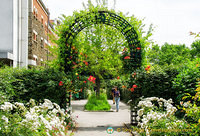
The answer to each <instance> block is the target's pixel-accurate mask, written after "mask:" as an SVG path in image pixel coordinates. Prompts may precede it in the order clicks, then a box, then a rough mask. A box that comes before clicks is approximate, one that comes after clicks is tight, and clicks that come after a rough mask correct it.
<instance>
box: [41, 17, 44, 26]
mask: <svg viewBox="0 0 200 136" xmlns="http://www.w3.org/2000/svg"><path fill="white" fill-rule="evenodd" d="M41 23H42V25H43V24H44V19H43V16H41Z"/></svg>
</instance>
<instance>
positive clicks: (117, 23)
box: [61, 11, 142, 124]
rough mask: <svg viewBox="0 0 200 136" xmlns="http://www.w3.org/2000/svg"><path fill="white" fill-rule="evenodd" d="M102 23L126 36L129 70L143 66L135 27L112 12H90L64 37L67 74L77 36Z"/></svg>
mask: <svg viewBox="0 0 200 136" xmlns="http://www.w3.org/2000/svg"><path fill="white" fill-rule="evenodd" d="M101 23H102V24H106V25H110V26H113V27H115V28H116V29H117V30H119V31H120V32H121V33H122V34H123V35H124V36H125V38H126V40H127V42H128V45H129V49H130V54H129V59H128V60H127V61H128V64H129V66H128V67H129V68H128V69H130V70H132V71H133V70H134V69H136V68H138V67H140V66H141V60H142V57H141V52H142V50H141V43H140V41H139V39H138V34H137V32H136V30H135V29H134V26H132V25H131V24H130V23H129V22H128V21H126V20H125V19H124V18H122V17H121V16H119V15H117V14H115V13H112V12H110V11H98V12H89V13H88V14H86V15H83V16H79V17H76V18H75V20H74V22H73V23H72V24H71V26H69V29H68V31H66V32H65V34H64V37H66V40H65V44H66V46H63V47H62V49H61V50H62V53H61V57H62V58H63V59H64V62H65V63H63V64H61V65H62V66H63V67H64V70H65V72H66V73H67V72H69V71H71V70H72V68H71V66H70V64H68V63H66V62H68V60H69V58H70V56H71V53H72V51H71V50H72V45H73V39H75V37H76V35H77V34H78V33H79V32H80V31H82V30H83V29H84V28H86V27H88V26H91V25H93V24H101ZM63 48H64V49H63ZM68 102H69V103H68V104H69V105H68V106H70V97H69V98H68ZM131 111H134V110H131ZM135 111H136V110H135ZM135 111H134V112H135ZM131 120H132V121H136V116H134V119H131ZM133 124H134V123H133Z"/></svg>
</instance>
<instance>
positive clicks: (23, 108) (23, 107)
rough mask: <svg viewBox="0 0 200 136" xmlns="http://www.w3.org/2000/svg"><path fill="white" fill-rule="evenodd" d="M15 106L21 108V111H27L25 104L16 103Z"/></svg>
mask: <svg viewBox="0 0 200 136" xmlns="http://www.w3.org/2000/svg"><path fill="white" fill-rule="evenodd" d="M15 105H16V106H17V107H19V109H21V110H25V109H26V108H25V106H24V104H23V103H19V102H16V103H15Z"/></svg>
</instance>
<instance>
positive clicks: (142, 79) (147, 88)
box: [128, 65, 178, 101]
mask: <svg viewBox="0 0 200 136" xmlns="http://www.w3.org/2000/svg"><path fill="white" fill-rule="evenodd" d="M177 74H178V71H177V70H176V68H174V67H162V68H161V67H160V66H158V65H154V66H147V67H146V68H141V69H139V70H136V71H135V72H133V73H132V74H131V75H130V78H129V80H128V83H129V88H130V91H132V92H133V93H134V87H133V86H134V85H136V86H137V87H136V88H137V89H139V93H140V96H144V97H161V98H164V99H170V98H172V100H173V101H175V100H176V94H175V90H174V88H173V83H172V82H173V80H174V78H175V77H176V75H177ZM131 88H132V89H131Z"/></svg>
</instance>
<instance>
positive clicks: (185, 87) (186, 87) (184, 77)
mask: <svg viewBox="0 0 200 136" xmlns="http://www.w3.org/2000/svg"><path fill="white" fill-rule="evenodd" d="M199 79H200V58H197V59H195V60H194V61H189V62H188V63H187V64H185V65H184V67H182V68H180V69H179V74H178V75H177V76H176V78H175V79H174V81H173V89H174V90H176V91H175V93H176V96H177V103H179V102H180V101H182V98H183V97H184V96H188V95H191V96H194V95H195V93H196V92H195V89H196V82H197V81H198V80H199ZM189 100H191V102H192V101H193V100H192V99H191V97H187V99H185V100H184V101H189Z"/></svg>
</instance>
